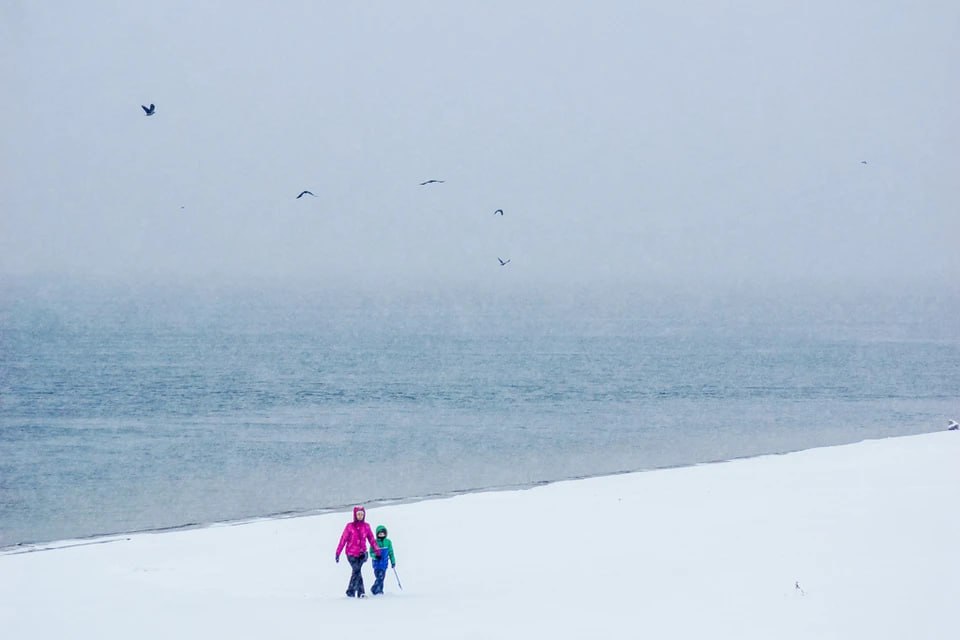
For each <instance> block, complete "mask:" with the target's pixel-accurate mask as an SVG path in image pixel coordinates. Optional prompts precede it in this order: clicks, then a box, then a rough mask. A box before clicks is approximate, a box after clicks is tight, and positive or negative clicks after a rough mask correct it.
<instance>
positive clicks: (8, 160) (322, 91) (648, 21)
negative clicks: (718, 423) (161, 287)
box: [0, 0, 960, 285]
mask: <svg viewBox="0 0 960 640" xmlns="http://www.w3.org/2000/svg"><path fill="white" fill-rule="evenodd" d="M674 4H682V5H683V6H682V7H675V6H674ZM198 5H199V6H198ZM958 78H960V4H958V3H956V2H952V1H951V2H915V3H907V2H882V1H881V2H809V3H796V2H770V1H769V0H755V1H754V0H748V1H745V2H699V1H698V2H684V3H672V2H666V1H665V0H660V1H656V2H643V1H628V0H624V1H617V2H589V3H587V2H583V3H573V2H547V1H536V2H533V1H531V2H523V3H519V2H514V1H510V2H506V1H504V2H500V1H492V2H491V1H487V2H456V3H454V2H426V1H421V2H399V1H397V2H306V1H302V2H279V3H267V2H262V3H260V2H256V3H254V2H222V3H212V2H194V1H193V0H190V1H187V0H184V1H182V2H180V1H173V2H156V3H125V2H91V3H73V2H47V3H36V2H28V1H26V0H24V1H22V2H21V1H17V0H3V2H2V3H0V80H2V86H3V87H4V98H3V100H2V101H0V122H2V126H3V135H2V138H0V144H2V179H0V274H2V275H5V276H10V275H15V274H32V273H47V274H50V273H52V274H60V273H64V274H71V275H93V276H106V277H135V278H136V277H157V276H160V277H165V276H176V277H181V278H182V277H187V278H198V279H204V278H211V277H236V278H244V277H250V276H265V277H284V278H287V277H289V278H299V279H307V280H316V281H319V282H340V283H343V282H349V281H353V280H360V281H365V282H371V283H377V282H387V281H391V282H393V281H408V282H421V283H430V282H444V281H454V282H465V283H468V284H471V285H476V284H483V283H490V284H495V285H496V284H498V283H502V282H510V283H513V284H518V283H519V284H527V285H530V284H533V285H536V284H540V283H544V284H545V283H551V282H568V281H575V282H578V283H581V284H583V283H587V284H589V283H591V282H606V283H616V282H618V281H621V280H633V281H639V282H647V281H649V282H671V281H677V282H698V281H710V282H735V283H741V284H742V283H751V282H769V281H777V280H785V279H787V280H791V279H805V278H811V279H821V280H822V279H827V280H835V281H840V282H842V281H872V282H882V281H885V280H889V279H896V280H902V281H911V280H926V281H931V280H941V281H945V282H951V281H952V282H954V283H955V282H960V251H958V249H957V241H958V238H960V210H958V205H960V161H958V157H957V151H956V150H957V148H958V146H960V118H958V116H957V113H958V111H957V109H958V105H960V89H958V86H960V85H958V83H957V79H958ZM151 102H153V103H156V105H157V114H156V115H155V116H153V117H150V118H148V117H145V116H144V115H143V113H142V111H141V109H140V105H141V104H149V103H151ZM862 160H866V161H867V162H868V164H866V165H864V164H861V161H862ZM428 178H437V179H443V180H446V183H444V184H439V185H431V186H428V187H420V186H418V183H419V182H421V181H423V180H426V179H428ZM302 189H310V190H312V191H313V192H314V193H316V194H317V196H318V197H317V198H306V197H305V198H303V199H301V200H296V199H295V196H296V195H297V193H299V192H300V191H301V190H302ZM498 208H502V209H504V211H505V212H506V215H505V216H503V217H502V218H501V217H499V216H497V217H494V216H493V211H494V210H495V209H498ZM498 256H500V257H503V258H504V259H506V258H510V259H511V260H512V262H511V264H510V265H508V266H507V267H506V268H503V269H501V268H500V267H499V266H498V264H497V261H496V258H497V257H498Z"/></svg>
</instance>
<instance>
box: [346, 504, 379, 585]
mask: <svg viewBox="0 0 960 640" xmlns="http://www.w3.org/2000/svg"><path fill="white" fill-rule="evenodd" d="M366 516H367V512H366V511H365V510H364V509H363V507H362V506H361V505H357V506H355V507H354V508H353V522H348V523H347V526H345V527H344V528H343V533H342V534H341V535H340V544H338V545H337V562H340V552H341V551H343V549H344V547H346V549H347V561H348V562H349V563H350V568H351V569H353V573H352V574H351V575H350V584H349V585H348V586H347V596H348V597H350V598H352V597H354V596H356V597H358V598H363V597H364V595H365V594H364V593H363V576H362V575H360V568H361V567H362V566H363V563H364V562H366V561H367V543H368V542H369V543H370V548H371V549H373V551H374V553H376V554H377V557H378V558H379V557H380V547H378V546H377V539H376V538H374V537H373V531H371V530H370V525H368V524H367V523H366V522H365V521H364V518H366Z"/></svg>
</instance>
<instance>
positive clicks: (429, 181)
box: [420, 180, 445, 187]
mask: <svg viewBox="0 0 960 640" xmlns="http://www.w3.org/2000/svg"><path fill="white" fill-rule="evenodd" d="M434 182H436V183H438V184H439V183H441V182H445V181H444V180H427V181H426V182H421V183H420V186H421V187H422V186H423V185H426V184H433V183H434Z"/></svg>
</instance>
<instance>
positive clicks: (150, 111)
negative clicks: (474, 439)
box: [140, 102, 866, 267]
mask: <svg viewBox="0 0 960 640" xmlns="http://www.w3.org/2000/svg"><path fill="white" fill-rule="evenodd" d="M140 108H141V109H143V114H144V115H145V116H148V117H149V116H152V115H156V113H157V105H155V104H153V103H152V102H151V103H150V106H149V107H148V106H147V105H144V104H142V105H140ZM864 164H866V163H864ZM444 182H446V180H435V179H432V178H431V179H430V180H424V181H423V182H421V183H420V186H421V187H425V186H427V185H429V184H443V183H444ZM303 196H313V197H314V198H316V197H317V195H316V194H315V193H313V192H312V191H308V190H306V189H304V190H303V191H301V192H300V193H299V194H298V195H297V197H296V198H295V199H296V200H299V199H300V198H302V197H303ZM180 208H181V209H182V208H183V207H180ZM493 215H495V216H496V215H499V216H502V215H503V209H497V210H496V211H494V212H493ZM497 260H498V261H499V262H500V266H501V267H505V266H507V265H508V264H510V258H507V259H506V260H504V259H503V258H500V257H499V256H498V257H497Z"/></svg>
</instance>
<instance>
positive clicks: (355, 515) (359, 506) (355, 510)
mask: <svg viewBox="0 0 960 640" xmlns="http://www.w3.org/2000/svg"><path fill="white" fill-rule="evenodd" d="M358 511H363V519H364V521H366V519H367V510H366V509H364V508H363V505H362V504H358V505H357V506H355V507H354V508H353V521H354V522H360V520H358V519H357V512H358Z"/></svg>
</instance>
